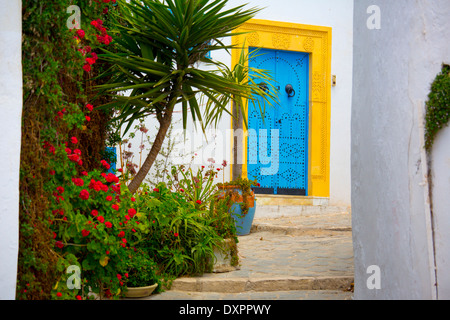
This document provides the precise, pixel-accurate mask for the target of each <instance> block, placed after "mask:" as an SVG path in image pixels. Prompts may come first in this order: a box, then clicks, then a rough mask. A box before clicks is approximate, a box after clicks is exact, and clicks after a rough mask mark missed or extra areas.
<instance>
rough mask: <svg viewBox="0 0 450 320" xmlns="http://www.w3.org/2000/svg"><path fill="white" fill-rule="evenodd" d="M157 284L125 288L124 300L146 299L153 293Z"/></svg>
mask: <svg viewBox="0 0 450 320" xmlns="http://www.w3.org/2000/svg"><path fill="white" fill-rule="evenodd" d="M157 287H158V284H157V283H155V284H153V285H151V286H147V287H127V292H126V293H125V297H126V298H143V297H148V296H149V295H151V294H152V293H153V291H155V289H156V288H157Z"/></svg>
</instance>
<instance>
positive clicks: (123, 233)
mask: <svg viewBox="0 0 450 320" xmlns="http://www.w3.org/2000/svg"><path fill="white" fill-rule="evenodd" d="M117 236H118V237H119V238H122V237H124V236H125V232H124V231H120V232H119V234H118V235H117Z"/></svg>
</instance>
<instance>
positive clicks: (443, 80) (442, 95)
mask: <svg viewBox="0 0 450 320" xmlns="http://www.w3.org/2000/svg"><path fill="white" fill-rule="evenodd" d="M426 107H427V111H426V115H425V149H426V150H427V151H430V150H431V147H432V145H433V142H434V138H435V137H436V134H437V133H438V132H439V130H440V129H442V128H444V127H445V126H446V125H447V123H448V121H449V119H450V66H449V65H445V64H444V65H443V66H442V70H441V72H440V73H439V74H438V75H437V76H436V79H435V80H434V81H433V83H432V84H431V92H430V93H429V95H428V101H427V103H426Z"/></svg>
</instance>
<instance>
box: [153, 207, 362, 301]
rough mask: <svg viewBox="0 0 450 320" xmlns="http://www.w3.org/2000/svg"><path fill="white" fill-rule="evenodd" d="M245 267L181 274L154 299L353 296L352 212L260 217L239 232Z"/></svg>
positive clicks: (242, 259)
mask: <svg viewBox="0 0 450 320" xmlns="http://www.w3.org/2000/svg"><path fill="white" fill-rule="evenodd" d="M238 249H239V257H240V268H239V269H238V270H234V271H231V272H225V273H211V274H205V275H203V276H201V277H189V278H179V279H177V280H175V281H174V284H173V287H172V289H171V290H168V291H166V292H163V293H160V294H155V295H152V296H150V297H149V298H146V299H150V300H166V299H167V300H170V299H172V300H180V299H186V300H203V299H212V300H228V299H248V300H252V299H269V300H277V299H279V300H296V299H301V300H348V299H351V298H352V292H349V291H347V289H348V288H349V287H350V286H351V283H352V282H353V248H352V237H351V217H350V214H348V213H332V214H320V215H302V216H297V217H289V218H270V219H268V218H266V219H255V221H254V223H253V228H252V232H251V233H250V234H249V235H247V236H241V237H239V244H238Z"/></svg>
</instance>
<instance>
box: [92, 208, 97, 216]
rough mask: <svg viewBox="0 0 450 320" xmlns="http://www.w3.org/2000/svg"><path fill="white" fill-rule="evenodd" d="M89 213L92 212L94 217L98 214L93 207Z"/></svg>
mask: <svg viewBox="0 0 450 320" xmlns="http://www.w3.org/2000/svg"><path fill="white" fill-rule="evenodd" d="M91 214H92V215H93V216H94V217H96V216H98V211H97V210H95V209H94V210H92V211H91Z"/></svg>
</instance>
